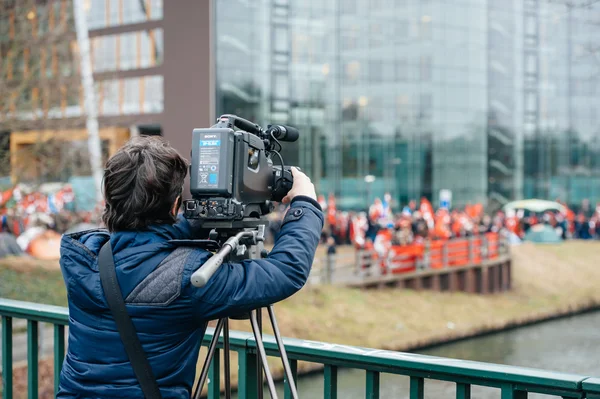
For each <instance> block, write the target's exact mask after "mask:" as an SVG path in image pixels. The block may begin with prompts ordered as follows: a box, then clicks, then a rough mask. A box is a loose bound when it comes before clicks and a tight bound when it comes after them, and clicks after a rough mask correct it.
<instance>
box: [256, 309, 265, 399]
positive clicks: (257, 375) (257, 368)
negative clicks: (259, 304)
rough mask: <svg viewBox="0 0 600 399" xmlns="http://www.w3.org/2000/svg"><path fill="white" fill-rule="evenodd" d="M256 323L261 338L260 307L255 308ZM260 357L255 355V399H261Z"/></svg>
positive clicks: (262, 393)
mask: <svg viewBox="0 0 600 399" xmlns="http://www.w3.org/2000/svg"><path fill="white" fill-rule="evenodd" d="M255 312H256V325H257V326H258V328H257V331H258V334H260V336H261V338H262V309H256V311H255ZM262 369H263V368H262V359H261V357H260V356H257V357H256V380H257V381H258V397H257V399H263V396H264V392H263V382H262V381H263V379H262Z"/></svg>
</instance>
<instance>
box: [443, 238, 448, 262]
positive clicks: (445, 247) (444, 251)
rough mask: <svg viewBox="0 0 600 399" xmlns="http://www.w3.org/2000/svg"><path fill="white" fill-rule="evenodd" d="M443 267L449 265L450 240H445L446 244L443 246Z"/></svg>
mask: <svg viewBox="0 0 600 399" xmlns="http://www.w3.org/2000/svg"><path fill="white" fill-rule="evenodd" d="M442 267H443V268H447V267H448V240H446V241H444V245H443V246H442Z"/></svg>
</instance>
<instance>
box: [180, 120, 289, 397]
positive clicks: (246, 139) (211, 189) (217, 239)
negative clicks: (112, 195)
mask: <svg viewBox="0 0 600 399" xmlns="http://www.w3.org/2000/svg"><path fill="white" fill-rule="evenodd" d="M234 127H235V128H238V129H239V130H234ZM192 135H193V136H192V165H191V181H190V192H191V194H192V198H193V199H191V200H187V201H185V206H184V216H185V217H186V218H188V219H201V220H202V225H203V226H204V227H209V228H212V230H211V232H210V235H209V238H210V239H209V240H197V243H198V245H200V246H205V247H206V249H208V250H211V251H214V250H215V248H218V251H216V252H215V253H214V254H213V256H211V257H210V258H209V259H208V260H207V261H206V262H205V263H204V264H203V265H202V267H201V268H199V269H198V270H196V271H195V272H194V273H193V274H192V276H191V277H190V281H191V283H192V284H193V285H194V286H196V287H199V288H201V287H204V286H205V285H206V284H207V283H208V281H209V279H210V278H211V277H212V275H213V274H214V273H215V272H216V271H217V269H218V268H219V267H220V266H221V265H222V264H223V262H226V261H243V260H245V259H257V258H261V257H264V256H266V251H264V248H263V242H264V234H265V227H266V226H267V225H268V221H267V220H265V219H266V218H264V217H263V216H264V215H266V214H267V213H269V212H271V210H272V209H273V205H272V204H271V201H277V202H279V201H281V200H282V199H283V198H284V197H285V196H286V195H287V193H288V192H289V191H290V189H291V188H292V183H293V177H292V171H291V168H290V167H289V166H285V165H284V163H283V158H282V157H281V154H279V151H281V144H280V143H279V141H296V140H297V139H298V130H296V129H295V128H293V127H289V126H284V125H269V126H268V127H267V129H263V128H261V127H260V126H259V125H257V124H255V123H252V122H250V121H247V120H245V119H242V118H240V117H237V116H235V115H223V116H221V117H219V119H218V121H217V124H216V125H214V126H213V127H211V128H210V129H194V131H193V133H192ZM273 155H276V157H277V158H278V160H279V165H274V164H273ZM267 311H268V314H269V319H270V321H271V327H272V328H273V334H274V336H275V339H276V341H277V346H278V348H279V353H280V357H281V359H282V362H283V368H284V371H285V375H286V378H287V381H288V388H289V389H290V392H291V396H292V398H294V399H297V398H298V391H297V390H296V385H295V383H294V376H293V373H292V369H291V367H290V364H289V361H288V358H287V354H286V351H285V347H284V346H283V340H282V338H281V333H280V332H279V327H278V326H277V321H276V320H275V313H274V310H273V305H268V306H267ZM236 318H248V319H249V320H250V324H251V326H252V332H253V333H254V338H255V340H256V347H257V351H258V354H259V355H260V356H258V357H257V360H256V370H257V381H261V382H262V372H263V371H264V374H265V377H266V379H267V385H268V387H269V392H270V394H271V397H272V398H275V399H277V391H276V390H275V383H274V380H273V376H272V375H271V372H270V370H269V365H268V363H267V355H266V351H265V348H264V344H263V341H262V312H261V310H260V309H258V310H256V309H255V310H252V311H250V312H248V314H244V315H239V316H237V317H236ZM221 332H222V333H223V349H224V352H225V353H224V356H223V357H224V369H225V397H226V398H230V397H231V381H230V367H231V365H230V357H229V322H228V319H227V318H221V319H219V321H218V322H217V325H216V327H215V331H214V332H213V338H212V340H211V342H210V345H209V348H208V355H207V356H206V359H205V360H204V364H203V366H202V371H201V373H200V379H199V381H198V384H197V385H196V391H195V393H194V398H200V396H201V394H202V389H203V387H204V384H205V383H206V381H207V380H208V372H209V369H210V365H211V364H212V361H213V359H214V356H215V353H217V352H216V348H217V344H218V342H219V337H220V335H221ZM218 357H219V355H218V354H217V358H218ZM218 379H219V377H217V380H218ZM213 383H215V382H214V381H213ZM216 384H217V386H218V384H219V383H218V382H216ZM256 388H257V397H260V398H262V397H263V385H262V384H261V383H258V384H257V386H256Z"/></svg>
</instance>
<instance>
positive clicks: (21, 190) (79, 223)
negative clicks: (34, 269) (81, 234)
mask: <svg viewBox="0 0 600 399" xmlns="http://www.w3.org/2000/svg"><path fill="white" fill-rule="evenodd" d="M100 211H101V209H100V207H97V209H95V210H93V211H81V210H77V209H76V207H75V195H74V193H73V190H72V187H71V186H70V185H68V184H65V185H62V186H60V187H58V188H56V189H55V190H52V191H49V192H44V191H40V190H34V189H32V188H29V187H27V186H24V185H17V186H15V187H13V188H11V189H9V190H5V191H0V257H2V256H6V255H19V254H21V253H23V252H27V253H30V254H31V255H33V256H36V257H39V258H49V259H54V258H57V257H58V256H59V248H58V245H57V243H58V241H59V240H60V235H61V234H63V233H66V232H70V231H72V229H74V228H78V229H80V230H81V229H86V228H93V227H97V226H98V225H99V216H100Z"/></svg>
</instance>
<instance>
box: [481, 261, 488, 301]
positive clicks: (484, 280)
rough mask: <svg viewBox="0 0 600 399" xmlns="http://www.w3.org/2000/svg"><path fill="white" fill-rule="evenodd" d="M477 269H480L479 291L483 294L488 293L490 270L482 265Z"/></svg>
mask: <svg viewBox="0 0 600 399" xmlns="http://www.w3.org/2000/svg"><path fill="white" fill-rule="evenodd" d="M479 269H480V270H481V289H480V293H481V294H483V295H485V294H487V293H489V284H490V278H489V273H490V270H489V268H488V267H486V266H482V267H480V268H479Z"/></svg>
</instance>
